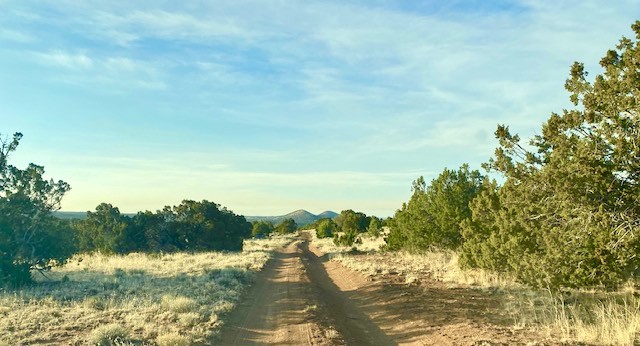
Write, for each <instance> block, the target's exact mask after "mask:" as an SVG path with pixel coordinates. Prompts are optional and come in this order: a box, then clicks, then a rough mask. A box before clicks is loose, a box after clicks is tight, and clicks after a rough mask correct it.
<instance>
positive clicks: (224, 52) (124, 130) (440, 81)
mask: <svg viewBox="0 0 640 346" xmlns="http://www.w3.org/2000/svg"><path fill="white" fill-rule="evenodd" d="M276 4H277V5H270V4H269V3H266V2H263V1H255V0H248V1H242V2H235V1H234V2H227V1H220V2H210V1H195V2H189V3H186V4H182V3H181V4H178V3H173V2H156V1H136V2H89V1H55V2H46V3H43V2H37V1H31V0H26V1H15V0H5V1H0V20H1V21H2V23H3V25H2V28H0V52H1V53H2V54H0V66H2V67H0V69H1V72H0V105H1V106H0V107H1V108H0V123H1V124H2V125H0V133H2V135H11V134H12V133H14V132H22V133H23V134H24V138H23V140H22V142H21V144H20V146H19V147H18V150H17V152H16V153H15V154H14V155H13V156H12V157H11V158H10V162H11V163H13V164H14V165H16V166H18V167H24V166H25V165H26V164H27V163H29V162H34V163H37V164H40V165H43V166H44V167H45V169H46V171H47V177H51V178H54V179H56V180H57V179H61V180H64V181H66V182H68V183H69V184H70V185H71V187H72V190H71V191H70V192H69V193H68V194H67V195H66V196H65V198H64V199H63V201H62V210H64V211H86V210H94V209H95V207H96V206H97V205H98V204H99V203H101V202H107V203H111V204H113V205H114V206H117V207H118V208H119V209H120V210H121V211H122V212H136V211H139V210H152V211H154V210H157V209H161V208H162V207H163V206H165V205H176V204H179V203H180V202H181V201H182V200H183V199H192V200H203V199H206V200H210V201H213V202H216V203H219V204H221V205H223V206H225V207H227V208H228V209H230V210H233V211H234V212H236V213H238V214H243V215H255V216H263V215H264V216H271V215H283V214H286V213H288V212H291V211H293V210H297V209H305V210H309V211H311V212H322V211H324V210H333V211H336V212H340V210H344V209H353V210H357V211H362V212H365V213H366V214H368V215H377V216H381V217H386V216H391V215H393V213H394V212H395V210H397V209H399V208H400V207H401V206H402V203H403V202H406V201H407V200H408V199H409V197H410V195H411V182H412V181H413V180H414V179H416V178H417V177H419V176H424V177H425V179H426V180H427V181H429V180H431V179H433V178H434V177H436V176H437V174H439V173H440V172H441V171H442V170H443V169H444V168H445V167H448V168H452V169H453V168H457V167H459V166H460V165H462V164H463V163H469V165H470V166H471V168H472V169H479V168H480V164H481V163H482V162H485V161H487V160H488V159H489V157H491V155H492V153H493V151H494V148H495V147H496V146H497V142H496V140H495V139H494V137H493V132H494V131H495V128H496V125H497V124H498V123H505V124H507V125H509V126H510V129H511V130H512V132H514V133H519V134H520V135H521V137H523V138H528V137H530V136H532V135H534V134H535V131H536V129H539V127H540V124H541V123H542V122H543V121H544V120H545V119H546V118H548V116H549V114H550V113H551V112H560V111H561V110H562V109H563V108H567V107H569V106H570V103H569V100H568V94H567V92H565V91H564V88H563V86H564V81H565V79H566V78H567V76H568V74H569V68H570V66H571V64H572V63H573V62H574V61H581V62H584V64H585V67H586V70H587V71H589V76H595V75H596V74H597V73H599V72H601V69H600V68H599V66H598V62H599V60H600V58H601V57H602V56H603V55H604V53H605V52H606V51H607V50H608V49H610V48H611V47H614V46H615V45H616V44H617V42H618V40H619V39H620V37H621V35H626V36H632V35H633V34H632V32H631V29H630V25H631V24H632V23H633V22H634V21H635V19H636V18H635V17H634V16H636V13H634V11H629V9H630V8H636V7H637V4H635V3H634V2H629V1H620V2H613V3H612V2H604V1H567V2H560V1H553V2H550V1H544V2H539V1H508V0H504V1H483V2H477V1H471V2H469V1H453V2H446V3H445V2H406V1H386V0H380V1H366V2H365V1H358V0H354V1H346V2H345V1H325V2H296V1H279V2H277V3H276Z"/></svg>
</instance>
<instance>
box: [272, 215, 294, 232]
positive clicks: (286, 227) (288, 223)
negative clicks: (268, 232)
mask: <svg viewBox="0 0 640 346" xmlns="http://www.w3.org/2000/svg"><path fill="white" fill-rule="evenodd" d="M297 229H298V225H296V222H295V220H293V219H291V218H289V219H284V220H282V222H281V223H279V224H278V226H276V232H278V233H279V234H289V233H294V232H295V231H296V230H297Z"/></svg>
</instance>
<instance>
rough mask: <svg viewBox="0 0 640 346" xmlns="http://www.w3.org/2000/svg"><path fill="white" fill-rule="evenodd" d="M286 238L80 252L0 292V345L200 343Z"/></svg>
mask: <svg viewBox="0 0 640 346" xmlns="http://www.w3.org/2000/svg"><path fill="white" fill-rule="evenodd" d="M290 241H291V238H290V237H289V238H287V237H278V238H275V239H264V240H251V241H247V244H246V245H245V251H243V252H242V253H220V252H208V253H198V254H188V253H176V254H164V255H148V254H137V253H134V254H129V255H125V256H103V255H100V254H95V255H83V256H76V257H74V258H72V259H71V260H70V261H69V262H68V263H67V264H65V265H64V266H62V267H59V268H55V269H54V270H53V271H52V272H50V273H48V274H47V276H48V277H47V278H45V277H43V276H41V275H39V274H34V278H35V279H36V280H37V281H38V284H37V285H35V286H33V287H29V288H25V289H22V290H19V291H10V292H8V291H0V331H2V333H0V345H3V344H7V345H33V344H59V345H96V344H97V345H203V344H208V342H209V341H210V340H211V338H212V337H213V336H214V335H215V334H216V333H217V331H218V329H219V328H220V326H221V325H222V319H221V316H222V317H224V315H225V314H226V313H228V312H229V311H230V310H231V309H233V307H234V306H235V304H236V303H237V301H238V299H239V297H240V293H241V291H242V289H243V287H244V286H245V285H246V284H247V283H249V282H250V281H251V279H252V276H253V275H254V273H255V272H257V271H259V270H260V269H262V267H263V266H264V264H265V262H266V261H267V260H268V258H269V257H270V251H271V250H272V249H273V248H275V247H279V246H282V245H284V244H286V243H287V242H290Z"/></svg>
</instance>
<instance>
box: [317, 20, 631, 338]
mask: <svg viewBox="0 0 640 346" xmlns="http://www.w3.org/2000/svg"><path fill="white" fill-rule="evenodd" d="M632 29H633V30H634V32H635V34H636V37H635V39H629V38H624V37H623V38H622V39H621V40H620V42H619V44H618V45H617V46H616V47H615V49H612V50H610V51H608V52H607V53H606V55H605V56H604V57H603V58H602V60H601V61H600V65H601V66H602V69H603V71H604V72H603V73H602V74H599V75H597V76H595V78H592V79H591V78H588V75H587V72H586V71H585V70H584V65H583V64H581V63H578V62H576V63H574V64H573V66H572V67H571V71H570V76H569V78H568V79H567V80H566V83H565V87H566V89H567V90H568V91H569V93H570V100H571V102H572V103H573V105H574V106H575V107H574V108H573V109H568V110H563V111H562V112H560V113H559V114H558V113H553V114H551V116H550V117H549V119H548V120H547V121H546V122H545V123H544V124H543V126H542V129H541V130H540V134H539V135H536V136H534V137H533V138H532V139H531V140H530V141H529V142H528V143H524V142H523V141H522V140H521V139H520V137H519V136H518V135H517V134H513V133H511V132H510V131H509V127H508V126H507V125H499V126H498V128H497V131H496V133H495V134H496V138H497V139H498V142H499V147H498V148H497V149H496V151H495V155H494V157H493V158H491V159H490V160H489V161H488V162H487V163H486V164H484V165H483V167H484V168H485V170H486V174H482V173H480V171H478V170H472V169H470V167H469V166H468V165H466V164H465V165H463V166H462V167H460V168H459V169H457V170H450V169H445V170H444V171H443V172H442V173H441V174H440V175H439V176H438V177H436V178H435V179H433V180H432V181H431V182H430V183H429V184H428V183H427V182H426V181H425V180H424V178H422V177H419V178H418V179H416V181H414V182H413V185H412V191H413V195H412V197H411V199H410V200H409V201H408V202H407V203H405V204H403V205H402V207H401V208H400V209H399V210H398V211H397V212H396V213H395V215H394V217H393V218H392V219H391V220H389V221H388V222H386V225H387V226H389V232H388V234H385V235H384V239H385V244H384V245H383V247H382V248H383V250H386V251H387V252H386V253H379V252H378V253H376V252H373V253H367V254H362V253H360V251H364V250H365V249H364V248H363V246H362V244H364V243H365V242H367V237H365V236H363V232H364V229H363V226H362V224H360V223H359V222H355V223H353V224H354V225H357V226H353V227H352V226H348V228H346V229H345V228H344V224H342V225H340V226H341V227H342V228H341V229H339V231H337V232H335V234H334V237H336V238H335V239H336V241H335V243H334V244H333V245H337V247H335V248H331V244H329V243H328V242H326V241H324V240H322V239H318V240H316V243H317V244H318V245H319V246H320V247H321V248H322V249H323V250H324V251H327V252H329V253H334V255H333V258H334V259H336V260H339V261H341V262H342V263H343V264H345V265H346V266H348V267H351V268H354V269H356V270H359V271H362V272H365V273H368V274H370V275H378V274H388V273H393V274H399V275H403V276H404V277H405V281H406V282H407V283H414V282H416V281H419V280H420V278H421V277H425V276H428V277H430V278H434V279H437V280H440V281H443V282H447V283H449V284H451V285H470V286H475V287H485V288H491V287H493V288H499V289H503V290H505V295H506V298H505V303H506V304H507V305H508V308H509V309H510V310H511V311H512V312H513V318H514V321H515V323H516V325H517V326H519V327H532V328H537V329H544V330H547V331H548V332H549V334H550V335H555V336H559V337H560V338H563V339H567V340H575V341H579V342H595V343H604V344H621V345H634V344H637V343H638V342H640V339H638V338H639V337H640V300H639V299H638V298H637V295H638V290H637V287H638V278H639V274H640V257H639V256H638V253H640V140H639V139H640V101H639V100H640V77H639V76H640V68H639V66H640V21H638V22H636V23H635V24H633V25H632ZM496 175H499V176H500V178H499V181H500V183H499V182H498V181H497V180H495V179H492V178H491V177H495V176H496ZM354 219H355V220H358V218H357V216H355V217H354ZM348 225H351V223H349V224H348ZM354 230H355V231H354ZM318 238H322V236H321V235H318Z"/></svg>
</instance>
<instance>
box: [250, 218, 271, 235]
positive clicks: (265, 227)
mask: <svg viewBox="0 0 640 346" xmlns="http://www.w3.org/2000/svg"><path fill="white" fill-rule="evenodd" d="M274 230H275V227H274V226H273V223H271V222H270V221H254V222H253V225H252V229H251V235H252V236H254V237H255V236H266V235H269V234H271V233H272V232H273V231H274Z"/></svg>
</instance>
